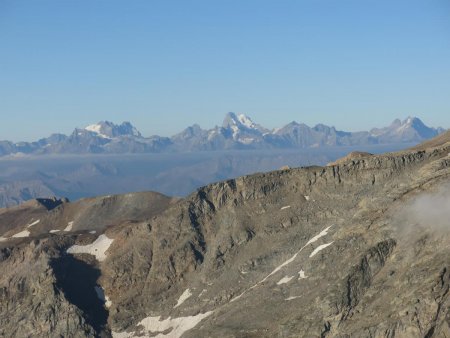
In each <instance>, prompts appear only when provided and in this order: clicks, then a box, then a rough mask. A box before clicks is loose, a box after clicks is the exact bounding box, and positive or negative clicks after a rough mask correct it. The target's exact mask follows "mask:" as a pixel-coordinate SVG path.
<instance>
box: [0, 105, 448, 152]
mask: <svg viewBox="0 0 450 338" xmlns="http://www.w3.org/2000/svg"><path fill="white" fill-rule="evenodd" d="M443 131H444V129H443V128H431V127H428V126H426V125H425V124H424V123H423V122H422V121H421V120H420V119H419V118H417V117H408V118H407V119H405V120H403V121H401V120H399V119H397V120H395V121H394V122H392V124H391V125H390V126H388V127H385V128H374V129H372V130H370V131H361V132H345V131H340V130H336V128H334V127H329V126H327V125H324V124H318V125H316V126H314V127H309V126H307V125H306V124H303V123H297V122H295V121H294V122H291V123H289V124H287V125H286V126H284V127H282V128H276V129H267V128H265V127H263V126H261V125H259V124H256V123H254V122H253V121H252V120H251V119H250V118H249V117H248V116H246V115H244V114H235V113H228V114H227V115H226V116H225V119H224V121H223V123H222V126H220V127H219V126H216V127H215V128H213V129H209V130H205V129H202V128H201V127H200V126H199V125H197V124H194V125H193V126H190V127H188V128H186V129H185V130H183V131H182V132H181V133H179V134H176V135H174V136H172V137H162V136H150V137H144V136H142V134H141V133H140V132H139V131H138V130H137V129H136V128H135V127H134V126H133V125H132V124H131V123H129V122H123V123H122V124H120V125H116V124H114V123H112V122H108V121H102V122H99V123H97V124H93V125H89V126H87V127H86V128H84V129H79V128H76V129H75V130H74V131H73V133H72V134H71V135H69V136H67V135H64V134H53V135H51V136H50V137H47V138H43V139H40V140H38V141H36V142H18V143H13V142H10V141H0V156H5V155H21V154H36V155H37V154H99V153H109V154H122V153H159V152H192V151H205V150H208V151H216V150H231V149H234V150H239V149H277V148H279V149H293V148H294V149H295V148H313V147H324V146H358V145H371V144H393V143H414V142H416V143H419V142H422V141H424V140H427V139H430V138H432V137H435V136H437V135H438V134H440V133H442V132H443Z"/></svg>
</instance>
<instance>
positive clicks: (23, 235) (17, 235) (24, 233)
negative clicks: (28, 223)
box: [12, 230, 30, 238]
mask: <svg viewBox="0 0 450 338" xmlns="http://www.w3.org/2000/svg"><path fill="white" fill-rule="evenodd" d="M29 236H30V232H29V231H28V230H24V231H21V232H18V233H17V234H15V235H13V236H12V237H14V238H23V237H29Z"/></svg>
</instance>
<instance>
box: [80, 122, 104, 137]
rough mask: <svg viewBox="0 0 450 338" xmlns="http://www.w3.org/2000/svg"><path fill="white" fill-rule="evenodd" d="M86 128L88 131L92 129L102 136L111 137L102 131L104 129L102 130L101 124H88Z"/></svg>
mask: <svg viewBox="0 0 450 338" xmlns="http://www.w3.org/2000/svg"><path fill="white" fill-rule="evenodd" d="M84 129H85V130H87V131H90V132H92V133H96V134H97V135H98V136H100V137H103V138H110V137H109V136H108V135H105V134H103V133H102V131H101V129H102V126H101V125H100V124H91V125H89V126H87V127H86V128H84Z"/></svg>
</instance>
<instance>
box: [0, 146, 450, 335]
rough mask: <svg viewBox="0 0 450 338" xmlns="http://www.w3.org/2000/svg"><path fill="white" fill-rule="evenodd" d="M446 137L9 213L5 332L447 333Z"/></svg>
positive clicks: (3, 218) (2, 247)
mask: <svg viewBox="0 0 450 338" xmlns="http://www.w3.org/2000/svg"><path fill="white" fill-rule="evenodd" d="M448 141H450V140H443V141H442V140H441V141H439V142H436V143H435V144H432V146H431V147H428V148H426V149H417V150H416V149H412V150H407V151H404V152H400V153H391V154H385V155H373V156H356V157H354V156H350V157H349V158H347V159H344V160H342V161H338V162H337V163H336V164H334V165H329V166H327V167H308V168H296V169H286V170H280V171H275V172H271V173H267V174H256V175H251V176H245V177H240V178H237V179H234V180H228V181H224V182H220V183H216V184H212V185H208V186H206V187H204V188H201V189H199V190H198V191H196V192H195V193H193V194H191V195H190V196H189V197H187V198H185V199H184V200H178V201H174V200H170V199H168V198H165V197H163V196H158V197H156V196H153V195H152V197H151V199H150V200H149V201H148V202H143V203H141V202H140V201H141V200H145V196H146V195H141V196H138V195H136V196H135V197H132V201H131V202H128V200H127V198H128V197H126V196H117V197H115V198H116V200H115V202H114V203H112V204H109V202H108V199H107V198H106V199H105V198H99V199H93V200H92V201H84V202H83V201H80V202H79V204H73V205H72V204H71V203H68V202H67V201H58V200H54V201H45V203H43V201H38V202H35V203H30V205H26V206H22V207H17V208H13V209H5V210H2V212H1V213H0V236H2V237H3V239H2V240H3V241H2V242H1V243H0V257H1V259H0V268H1V269H2V271H6V273H5V274H4V275H2V277H0V335H4V336H10V337H28V336H30V337H31V336H36V335H37V336H52V337H53V336H59V335H61V336H65V337H79V336H88V337H95V336H104V337H109V336H113V337H119V338H121V337H138V336H144V337H181V336H183V337H277V336H278V337H342V338H343V337H386V338H387V337H445V336H450V329H449V318H450V317H449V316H450V314H449V306H450V299H449V296H448V290H449V285H450V284H449V283H450V275H449V269H450V260H449V257H450V255H449V253H450V246H449V243H450V233H449V231H448V229H449V226H450V224H449V223H448V222H449V221H448V220H449V219H450V215H449V211H448V210H450V196H449V193H448V187H449V186H448V183H449V178H450V156H449V153H450V144H449V143H447V142H448ZM131 196H133V195H131ZM147 198H148V197H147ZM83 203H84V204H83ZM153 205H157V207H154V208H153V209H152V207H151V206H153ZM20 208H22V209H20ZM20 215H25V216H20ZM133 216H135V217H133ZM19 217H23V218H22V219H20V220H18V221H17V223H15V224H12V220H15V219H19ZM38 219H39V220H40V221H39V222H37V220H38ZM72 220H76V221H74V223H73V224H72V228H70V227H69V222H71V221H72ZM36 222H37V223H36ZM51 230H60V231H57V232H52V233H49V231H51ZM63 230H65V231H63ZM24 231H28V232H29V234H26V236H24V233H23V232H24ZM93 231H95V233H90V232H93ZM18 233H22V236H19V237H17V236H16V237H14V235H17V234H18ZM17 323H20V325H17Z"/></svg>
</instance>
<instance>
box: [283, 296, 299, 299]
mask: <svg viewBox="0 0 450 338" xmlns="http://www.w3.org/2000/svg"><path fill="white" fill-rule="evenodd" d="M300 297H301V296H294V297H288V298H286V299H285V300H293V299H297V298H300Z"/></svg>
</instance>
